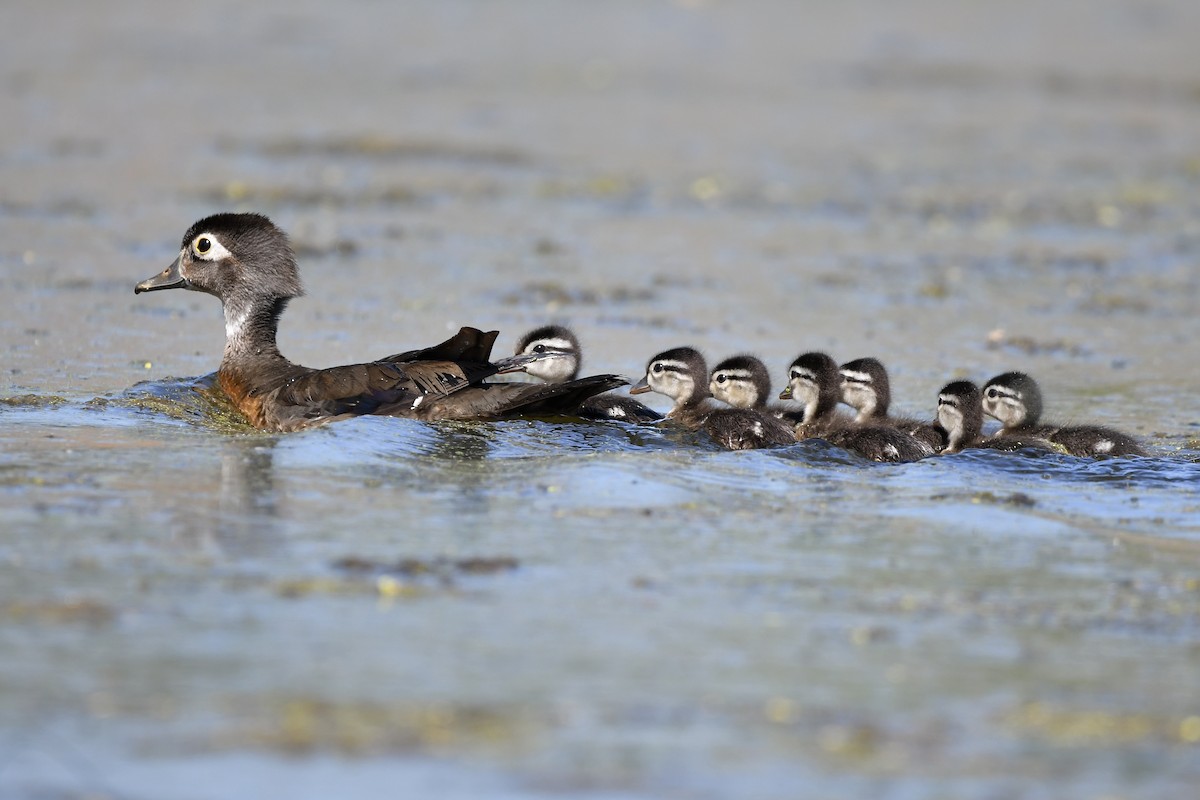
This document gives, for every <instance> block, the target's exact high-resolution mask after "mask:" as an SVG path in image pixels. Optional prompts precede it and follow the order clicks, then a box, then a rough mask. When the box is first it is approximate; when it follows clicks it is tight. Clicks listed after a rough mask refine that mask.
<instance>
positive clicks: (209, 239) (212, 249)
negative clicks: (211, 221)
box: [192, 233, 231, 261]
mask: <svg viewBox="0 0 1200 800" xmlns="http://www.w3.org/2000/svg"><path fill="white" fill-rule="evenodd" d="M192 255H193V256H195V257H196V258H198V259H200V260H201V261H220V260H221V259H224V258H229V256H230V255H231V254H230V252H229V251H228V250H226V249H225V245H223V244H221V242H220V241H219V240H218V239H217V237H215V236H213V235H212V234H211V233H201V234H200V235H198V236H196V237H195V238H194V239H192Z"/></svg>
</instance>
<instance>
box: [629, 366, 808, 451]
mask: <svg viewBox="0 0 1200 800" xmlns="http://www.w3.org/2000/svg"><path fill="white" fill-rule="evenodd" d="M707 378H708V366H707V365H706V364H705V363H704V356H702V355H701V354H700V352H699V351H697V350H695V349H694V348H691V347H676V348H674V349H673V350H665V351H663V352H661V353H659V354H658V355H656V356H655V357H654V358H652V359H650V361H649V362H648V363H647V364H646V376H645V377H644V378H642V380H640V381H638V382H637V383H636V384H634V386H633V387H632V388H631V389H630V390H629V393H630V394H642V393H643V392H658V393H659V394H662V395H666V396H667V397H669V398H671V399H672V400H674V401H675V406H674V407H673V408H672V409H671V410H670V411H669V412H668V413H667V417H668V418H669V419H674V420H676V421H677V422H679V424H681V425H683V426H685V427H687V428H691V429H692V430H702V431H704V432H705V433H707V434H708V435H709V436H711V437H712V438H713V440H715V441H716V442H717V443H718V444H720V445H721V446H722V447H726V448H728V449H730V450H751V449H754V448H759V447H772V446H779V445H786V444H794V443H795V441H796V437H795V435H794V434H793V433H792V429H791V427H790V426H788V425H787V424H785V423H784V422H782V421H781V420H778V419H776V418H775V417H772V416H770V415H769V414H762V413H759V412H757V411H753V410H751V409H748V408H718V407H717V406H716V404H715V403H714V401H713V399H712V397H711V396H710V395H709V392H708V384H707V382H706V379H707Z"/></svg>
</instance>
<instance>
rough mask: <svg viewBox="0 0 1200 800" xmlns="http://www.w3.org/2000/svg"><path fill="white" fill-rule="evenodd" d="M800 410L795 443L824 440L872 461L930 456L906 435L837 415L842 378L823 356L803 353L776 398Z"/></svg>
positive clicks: (924, 446)
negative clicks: (787, 401)
mask: <svg viewBox="0 0 1200 800" xmlns="http://www.w3.org/2000/svg"><path fill="white" fill-rule="evenodd" d="M779 398H780V399H781V400H793V401H795V402H797V403H799V404H800V405H801V406H802V407H803V418H802V420H801V422H800V424H798V425H797V426H796V438H798V439H824V440H825V441H827V442H829V443H830V444H832V445H836V446H838V447H841V448H843V449H845V450H849V451H851V452H852V453H857V454H858V455H860V456H862V457H863V458H869V459H871V460H872V461H888V462H908V461H917V460H919V459H922V458H924V457H926V456H930V455H933V449H932V448H931V447H930V446H929V445H927V444H925V443H923V442H921V441H918V440H917V439H914V438H913V437H912V436H910V435H909V434H907V433H904V432H903V431H901V430H899V429H898V428H893V427H890V426H886V425H876V424H873V423H871V422H864V423H855V422H854V421H853V420H850V419H848V418H846V417H844V416H842V415H841V414H839V413H838V410H837V408H838V404H839V403H840V402H842V376H841V372H840V371H839V369H838V364H837V362H836V361H834V360H833V358H832V357H830V356H829V355H826V354H825V353H804V354H802V355H800V356H797V358H796V360H795V361H793V362H792V365H791V367H789V368H788V385H787V388H785V389H784V390H783V391H782V392H781V393H780V395H779Z"/></svg>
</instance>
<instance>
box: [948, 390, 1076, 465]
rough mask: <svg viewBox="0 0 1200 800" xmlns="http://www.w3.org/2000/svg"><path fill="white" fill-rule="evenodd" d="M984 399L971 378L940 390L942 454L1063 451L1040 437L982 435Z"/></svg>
mask: <svg viewBox="0 0 1200 800" xmlns="http://www.w3.org/2000/svg"><path fill="white" fill-rule="evenodd" d="M981 399H982V394H981V393H980V391H979V387H978V386H976V385H975V384H974V383H972V382H971V381H951V382H950V383H947V384H946V385H945V386H943V387H942V390H941V391H940V392H938V399H937V426H938V429H939V430H940V431H941V432H942V435H943V436H944V437H945V444H944V445H943V447H942V449H941V452H942V453H944V454H950V453H958V452H960V451H962V450H964V449H966V448H986V449H989V450H1005V451H1009V452H1011V451H1016V450H1047V451H1056V452H1061V449H1060V448H1058V447H1056V446H1055V445H1053V444H1051V443H1050V442H1049V441H1047V440H1045V439H1041V438H1038V437H1037V436H1028V435H1020V436H1016V435H1013V436H999V437H985V436H983V433H982V432H983V407H982V405H981Z"/></svg>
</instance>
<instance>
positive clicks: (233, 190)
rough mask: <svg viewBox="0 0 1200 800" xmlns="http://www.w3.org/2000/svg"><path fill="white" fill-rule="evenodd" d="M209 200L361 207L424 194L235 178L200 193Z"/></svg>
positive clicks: (410, 200) (415, 199)
mask: <svg viewBox="0 0 1200 800" xmlns="http://www.w3.org/2000/svg"><path fill="white" fill-rule="evenodd" d="M198 195H199V197H200V199H202V200H204V201H205V202H208V203H214V204H218V205H224V204H227V203H242V204H244V205H247V206H255V205H258V206H274V207H278V206H299V207H302V208H311V207H315V206H324V207H329V208H359V207H364V206H381V205H382V206H390V205H411V204H413V203H416V202H418V201H420V200H421V199H422V198H421V197H420V195H419V194H418V193H417V191H416V190H415V189H413V188H412V187H410V186H400V185H391V186H375V187H368V188H364V189H362V190H360V191H356V192H346V191H341V190H338V189H332V188H326V187H320V186H305V187H298V186H267V185H253V184H249V183H243V182H242V181H231V182H229V183H227V184H225V185H223V186H216V187H212V188H210V189H205V190H202V191H200V192H199V193H198Z"/></svg>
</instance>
